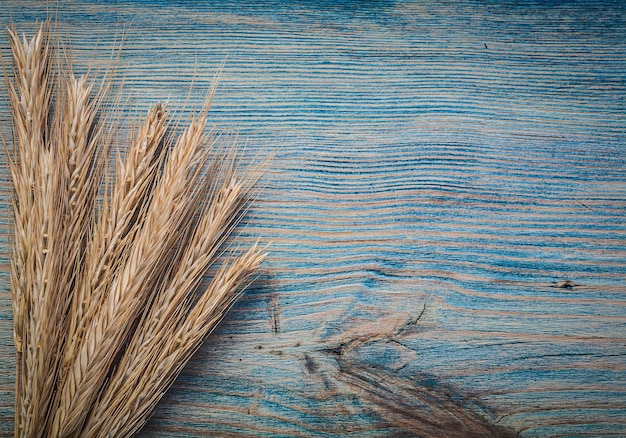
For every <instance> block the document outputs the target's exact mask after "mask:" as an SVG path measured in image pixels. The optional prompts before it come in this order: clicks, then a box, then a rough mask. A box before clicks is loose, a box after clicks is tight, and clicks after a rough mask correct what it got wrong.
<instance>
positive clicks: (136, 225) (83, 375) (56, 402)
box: [7, 23, 265, 437]
mask: <svg viewBox="0 0 626 438" xmlns="http://www.w3.org/2000/svg"><path fill="white" fill-rule="evenodd" d="M9 40H10V45H11V52H12V56H13V61H14V67H13V69H12V71H10V72H9V73H7V84H8V87H7V88H8V93H9V96H10V99H9V100H10V105H11V111H12V118H13V131H14V142H13V143H14V146H13V150H12V152H9V154H8V155H9V160H8V161H9V167H10V172H11V176H12V179H13V210H14V216H13V221H12V222H13V226H14V230H13V231H14V233H13V256H12V263H11V289H12V294H13V315H14V338H15V346H16V350H17V360H16V405H15V436H23V437H43V436H45V437H48V436H50V437H57V436H60V437H69V436H72V437H73V436H81V437H82V436H85V437H95V436H129V435H132V434H134V433H136V432H137V431H139V430H140V429H141V428H142V427H143V425H144V424H145V423H146V421H147V420H148V418H149V416H150V415H151V413H152V412H153V410H154V408H155V405H156V403H157V402H158V401H159V399H160V398H161V397H162V396H163V394H164V393H165V391H166V390H167V389H168V388H169V386H170V385H171V384H172V383H173V381H174V379H175V378H176V377H177V375H178V374H179V373H180V372H181V370H182V368H183V367H184V365H185V364H186V363H187V361H188V360H189V359H190V357H191V355H192V354H193V353H194V352H195V351H196V350H197V349H198V347H199V346H200V345H201V343H202V342H203V340H204V339H205V338H206V337H207V335H208V334H209V333H210V332H211V331H212V330H213V329H214V328H215V326H216V324H218V322H219V321H220V320H221V318H222V317H223V316H224V314H225V312H227V310H228V309H229V307H230V306H231V304H232V303H233V300H234V299H235V298H236V297H237V296H238V294H239V293H240V291H241V290H242V289H243V288H244V287H245V286H247V285H248V284H249V283H250V281H251V280H252V276H253V275H254V273H255V271H256V270H257V268H258V267H259V265H260V264H261V262H262V261H263V259H264V257H265V252H264V250H262V249H260V248H259V247H258V245H257V244H255V245H253V246H252V247H251V248H250V249H248V250H247V251H241V252H240V253H239V254H238V255H231V256H230V257H224V245H225V239H226V238H227V237H228V236H229V235H230V234H231V233H232V231H233V228H234V227H235V225H236V224H237V222H238V221H239V220H240V219H241V216H242V214H243V213H244V211H245V209H246V206H247V205H248V203H249V201H250V200H251V197H252V194H253V193H254V192H253V190H254V188H253V187H254V185H255V183H256V181H257V180H258V172H257V171H256V170H254V169H247V170H246V171H245V172H244V174H245V175H246V176H245V177H244V178H243V179H242V178H240V177H239V176H235V173H236V166H235V164H234V158H233V156H232V154H231V153H228V152H225V151H224V148H218V147H217V146H216V144H217V142H218V139H219V136H216V135H213V134H212V133H211V132H205V131H207V130H206V129H205V128H206V124H207V111H208V107H209V102H210V100H211V97H212V95H213V92H214V90H215V87H214V86H212V87H211V91H210V92H209V96H208V98H207V104H206V105H205V106H204V107H203V109H202V111H200V113H199V114H198V115H197V117H195V118H193V119H192V120H191V121H190V122H189V123H188V124H187V125H186V126H178V123H173V122H172V121H171V114H170V113H169V111H168V109H166V107H165V105H164V104H156V105H154V106H153V107H152V108H150V110H149V111H148V112H147V114H146V115H145V118H144V119H143V120H142V121H141V122H139V123H138V127H137V128H136V129H134V130H133V134H132V136H130V137H131V138H130V139H129V140H128V141H127V142H126V143H125V144H123V145H121V146H120V147H118V148H114V147H112V146H115V144H114V143H115V141H116V139H117V138H120V137H121V136H120V135H119V132H118V131H119V129H120V128H119V127H117V128H116V124H115V123H113V122H112V123H108V122H107V121H114V120H116V119H120V115H119V114H117V115H116V114H115V112H116V106H115V104H109V103H108V102H107V101H106V98H107V97H106V96H108V95H109V94H107V86H106V81H105V84H104V85H102V84H100V85H99V86H98V85H97V84H96V81H95V80H93V79H90V77H88V76H87V75H84V76H82V77H76V76H75V75H74V74H73V72H72V69H71V67H70V65H69V62H68V61H67V60H66V59H67V58H68V57H67V56H62V53H64V52H62V51H60V50H54V49H53V47H52V44H51V31H50V25H49V23H46V24H44V25H43V26H42V27H41V28H40V29H39V31H38V32H37V33H36V35H35V36H34V37H33V38H32V39H30V40H27V39H26V37H23V38H20V37H19V36H18V35H17V33H16V31H15V29H14V28H12V29H10V30H9ZM98 83H99V82H98ZM105 109H107V111H108V113H109V114H108V115H102V114H101V113H102V112H104V110H105ZM117 111H121V110H120V109H119V108H118V109H117ZM111 112H112V114H111ZM111 157H113V159H110V158H111ZM111 161H114V162H115V164H112V165H109V164H108V163H109V162H111ZM109 169H111V170H110V171H109ZM207 273H210V275H209V276H208V279H207ZM203 279H204V280H203Z"/></svg>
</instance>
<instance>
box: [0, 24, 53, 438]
mask: <svg viewBox="0 0 626 438" xmlns="http://www.w3.org/2000/svg"><path fill="white" fill-rule="evenodd" d="M46 38H47V32H46V29H45V27H44V26H41V27H40V29H39V31H38V33H37V34H36V35H35V36H34V37H33V38H32V39H31V40H30V41H27V40H26V38H25V37H24V38H23V39H22V40H20V38H19V36H18V35H17V33H16V32H15V30H14V29H10V30H9V40H10V44H11V52H12V55H13V59H14V65H15V67H14V72H13V73H14V74H13V83H11V81H10V80H8V81H7V82H8V89H9V96H10V102H11V112H12V115H13V124H14V132H15V136H16V139H17V145H16V146H17V147H16V150H15V152H14V156H13V159H12V160H11V161H10V167H11V174H12V177H13V187H14V198H13V206H14V227H15V240H14V245H13V251H14V262H13V263H12V264H11V277H12V278H11V286H12V294H13V314H14V339H15V346H16V349H17V352H18V356H21V357H19V358H18V368H19V369H17V370H16V375H19V376H20V377H19V383H18V386H19V390H18V392H17V394H16V427H15V430H16V435H20V436H21V435H29V434H31V433H34V431H36V430H37V426H38V419H39V410H38V408H37V403H38V401H39V392H40V389H41V386H42V382H41V380H40V379H38V377H39V373H38V369H39V366H40V361H39V356H38V355H37V352H38V351H39V349H40V346H39V344H38V342H39V340H40V339H41V337H42V336H41V335H42V332H41V323H40V320H41V319H42V318H44V317H45V315H42V305H41V304H42V302H41V301H42V296H43V294H42V291H43V289H44V287H45V286H44V283H45V281H46V273H45V266H44V264H45V262H46V258H47V255H46V253H47V250H48V242H47V237H48V236H47V226H48V223H47V220H46V215H45V212H46V209H48V208H49V205H48V204H46V199H45V195H46V191H47V190H48V189H49V184H48V176H49V170H50V169H49V167H48V166H49V164H50V160H49V159H48V157H47V156H46V155H48V152H47V143H46V135H47V129H46V122H47V119H48V115H49V109H50V84H49V79H50V78H49V75H50V74H49V63H50V59H49V51H48V44H47V40H46Z"/></svg>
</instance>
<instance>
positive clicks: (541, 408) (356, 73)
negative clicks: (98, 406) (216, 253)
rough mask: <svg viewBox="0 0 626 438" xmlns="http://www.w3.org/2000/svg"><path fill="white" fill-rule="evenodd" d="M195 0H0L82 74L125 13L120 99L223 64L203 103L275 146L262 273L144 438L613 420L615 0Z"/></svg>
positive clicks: (625, 28)
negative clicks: (52, 0) (210, 100)
mask: <svg viewBox="0 0 626 438" xmlns="http://www.w3.org/2000/svg"><path fill="white" fill-rule="evenodd" d="M195 3H196V2H191V1H189V2H188V1H176V2H169V1H165V0H162V1H152V0H150V1H148V0H143V1H132V2H131V1H115V2H98V1H85V0H77V1H72V2H65V1H60V2H59V3H58V5H55V4H52V5H48V4H47V3H46V2H44V1H8V2H6V1H5V2H3V4H2V7H0V23H2V24H3V25H4V24H8V23H9V20H10V19H11V18H12V20H13V21H14V22H15V24H16V27H17V28H18V29H19V30H20V31H24V32H29V33H30V32H32V30H33V28H34V22H35V21H36V20H42V19H44V18H45V17H46V14H51V15H57V22H58V25H59V29H60V30H61V31H62V33H63V34H64V35H66V36H67V39H68V40H69V41H70V42H71V43H72V44H73V46H74V52H73V56H74V59H75V62H76V64H77V69H78V70H79V71H80V70H81V69H83V68H84V67H85V66H86V65H88V64H89V63H90V62H91V63H94V64H95V65H96V66H100V67H103V66H106V65H107V62H108V57H109V54H110V50H109V48H110V46H111V45H112V44H113V42H114V41H116V40H119V36H120V35H121V34H124V35H125V41H124V49H123V51H122V52H121V59H120V63H119V65H120V67H119V71H120V75H121V76H124V78H125V85H124V99H125V100H124V101H123V102H124V105H125V107H126V108H128V110H129V114H131V115H136V114H138V113H139V112H141V111H142V110H144V109H145V108H146V107H147V106H148V105H149V104H150V103H154V102H156V101H157V100H159V99H169V100H170V101H171V102H182V101H184V100H185V98H186V97H187V95H189V94H190V93H189V89H190V86H191V84H192V82H193V83H194V91H192V92H191V94H190V96H191V98H190V101H191V103H190V106H191V107H193V105H195V104H197V103H198V102H199V101H200V100H201V98H202V90H206V87H207V85H208V83H209V81H210V79H211V77H212V75H213V74H214V73H215V71H216V70H217V69H218V68H219V65H220V63H221V62H222V61H223V60H226V62H225V67H224V71H223V75H222V81H221V85H220V89H219V92H218V94H217V96H216V100H215V105H214V108H213V112H212V121H213V122H214V124H215V126H216V127H217V128H219V129H222V130H224V131H225V132H226V133H228V134H235V133H238V134H239V139H240V142H242V143H243V142H245V143H246V144H247V149H246V150H245V151H244V158H245V157H252V156H254V155H255V154H256V153H257V152H259V151H260V152H264V151H268V150H272V151H275V159H274V162H273V163H272V165H271V168H270V170H269V172H268V174H267V177H266V179H265V180H264V184H265V186H266V189H265V191H264V192H263V193H262V195H261V197H260V199H259V200H258V202H257V204H256V207H255V208H254V210H253V211H252V212H251V216H252V217H251V219H250V221H249V222H248V225H247V228H246V229H245V230H244V232H243V236H242V238H243V239H244V241H252V240H253V239H256V238H257V237H261V238H262V239H263V240H265V241H271V242H272V246H271V257H270V258H269V259H268V261H267V262H266V263H265V266H264V272H263V274H262V276H261V278H260V279H259V281H258V282H257V283H256V284H255V285H254V286H253V287H252V288H251V289H250V290H249V291H248V292H247V293H246V294H245V295H244V296H243V298H242V299H241V300H240V301H239V302H238V303H237V305H236V306H235V307H234V308H233V309H232V311H231V312H230V314H229V316H228V317H227V319H226V320H225V321H223V323H222V325H221V326H220V328H219V329H218V330H217V332H215V334H214V335H213V336H212V337H211V338H210V339H209V341H208V343H207V344H206V345H205V346H204V348H202V350H201V351H199V352H198V354H197V355H196V356H195V358H194V359H193V360H192V362H191V363H190V364H189V366H188V367H187V368H186V369H185V371H184V372H183V374H182V375H181V377H180V379H179V380H178V381H177V383H176V384H175V385H174V387H173V388H172V389H171V391H170V392H169V393H168V395H167V396H166V397H165V398H164V400H163V402H162V403H161V405H160V406H159V408H158V409H157V411H156V413H155V415H154V417H153V419H152V420H151V421H150V423H149V424H148V426H147V428H146V429H145V430H144V432H143V433H142V434H141V436H145V437H148V436H150V437H152V436H163V437H166V436H167V437H172V436H181V437H182V436H330V435H341V436H354V437H357V436H358V437H384V436H489V435H495V436H508V435H509V434H510V435H515V434H518V435H519V436H520V437H531V436H565V435H567V436H592V435H593V436H602V435H607V436H608V435H622V436H623V435H626V370H625V368H626V306H625V304H626V239H625V237H626V226H625V218H626V150H625V148H626V118H625V114H626V111H625V110H626V108H625V97H626V50H625V49H626V23H625V20H626V19H625V17H626V6H625V4H624V2H620V1H616V2H584V1H574V2H558V1H547V2H546V1H524V2H522V1H513V0H512V1H502V2H499V1H490V2H481V1H462V2H457V1H437V2H417V1H382V0H379V1H361V2H360V1H341V0H340V1H297V2H296V1H293V2H287V1H280V0H274V1H270V0H256V1H215V2H199V3H200V4H195ZM47 10H49V11H50V12H47ZM0 46H1V48H2V52H3V54H4V56H5V62H7V61H8V59H7V55H8V52H7V39H6V35H5V34H3V35H2V37H1V39H0ZM3 90H4V88H3ZM3 94H4V95H6V92H4V91H3ZM0 117H1V121H2V128H3V132H5V135H6V134H7V133H8V132H9V127H8V126H9V123H10V122H9V119H8V112H7V106H6V100H4V101H3V102H2V104H1V106H0ZM2 172H3V173H2V175H3V180H7V178H8V175H7V172H6V168H4V169H3V170H2ZM2 187H3V191H2V202H3V203H2V209H3V211H5V212H6V211H7V209H8V208H9V206H8V204H7V199H8V196H9V192H8V185H7V184H6V183H4V185H3V186H2ZM5 216H6V215H5ZM3 242H4V243H3V247H2V253H3V254H6V253H7V250H6V243H5V241H4V240H3ZM1 268H2V269H1V276H0V434H3V435H6V436H8V435H10V434H11V430H12V426H13V425H12V418H13V384H14V370H13V360H14V359H13V354H14V350H13V345H12V335H11V327H12V323H11V306H10V292H9V285H8V274H7V271H8V264H7V258H6V256H3V258H2V260H1Z"/></svg>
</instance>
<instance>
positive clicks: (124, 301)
mask: <svg viewBox="0 0 626 438" xmlns="http://www.w3.org/2000/svg"><path fill="white" fill-rule="evenodd" d="M205 123H206V122H205V120H204V119H201V118H198V119H195V120H194V121H192V122H191V124H190V126H189V127H188V128H187V130H185V132H184V133H183V134H182V135H181V137H180V138H179V139H178V141H177V142H176V144H175V147H174V149H173V150H172V151H171V154H170V156H169V157H168V160H167V163H166V165H165V169H164V172H163V175H162V178H161V179H160V180H159V181H158V184H157V187H156V189H155V194H154V197H153V199H152V202H151V204H150V206H149V208H148V210H147V211H146V213H145V216H146V217H145V222H144V223H143V224H142V229H141V232H139V233H137V235H136V238H135V239H134V241H133V243H132V247H131V248H130V252H129V255H128V258H127V259H126V261H125V264H124V265H123V266H120V268H119V269H118V271H119V272H118V273H117V275H116V277H115V278H113V279H112V284H111V289H110V291H109V292H108V294H107V296H106V298H105V299H104V300H103V303H102V307H101V308H100V310H99V311H98V312H97V314H96V315H95V316H94V318H93V320H92V322H91V324H90V325H89V326H88V327H87V328H86V333H85V335H84V341H83V343H82V344H81V346H80V348H79V349H78V351H77V353H76V355H75V356H74V360H73V362H72V364H71V365H70V368H69V371H68V375H67V378H66V380H65V384H64V385H63V388H62V392H61V399H60V404H59V407H58V409H57V410H56V412H55V414H54V421H53V423H52V429H51V433H52V435H54V436H57V435H58V436H70V435H72V434H74V433H76V432H78V431H79V430H80V428H81V427H82V425H83V422H84V421H85V419H86V417H87V415H88V414H89V409H90V407H91V405H92V404H93V402H94V401H95V399H96V397H97V395H98V393H99V392H100V388H101V386H102V384H103V382H104V379H105V377H106V375H107V373H108V371H109V369H110V367H111V365H112V362H113V359H114V358H115V357H116V355H117V353H118V351H119V350H120V348H121V346H122V345H123V343H124V342H125V340H126V338H127V336H128V335H129V330H130V329H131V327H132V326H133V324H134V322H135V320H136V318H137V316H138V314H139V312H140V310H141V308H142V305H143V304H144V303H145V301H146V299H147V298H148V297H147V295H146V294H147V293H148V292H149V291H150V290H151V289H152V287H153V285H154V284H155V281H156V280H157V279H158V278H159V276H160V270H162V269H163V266H162V265H161V264H160V263H161V262H162V261H163V259H164V256H165V257H166V256H167V254H168V253H169V251H170V250H171V248H172V245H173V243H174V241H175V237H176V234H175V232H176V230H177V229H178V228H179V225H181V223H183V222H184V221H185V219H186V213H187V212H188V206H189V202H190V201H191V200H192V199H193V197H192V196H191V193H190V190H189V187H190V186H193V185H194V183H195V180H196V178H197V175H198V169H197V167H198V165H199V164H201V163H202V154H203V153H204V152H203V150H202V148H201V146H202V145H203V144H204V143H205V136H204V128H205ZM165 259H166V258H165Z"/></svg>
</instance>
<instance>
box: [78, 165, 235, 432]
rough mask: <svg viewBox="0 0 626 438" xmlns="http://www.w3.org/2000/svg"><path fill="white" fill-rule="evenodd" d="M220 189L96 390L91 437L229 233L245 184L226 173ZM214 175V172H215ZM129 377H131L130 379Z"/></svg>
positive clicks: (123, 397) (161, 341)
mask: <svg viewBox="0 0 626 438" xmlns="http://www.w3.org/2000/svg"><path fill="white" fill-rule="evenodd" d="M226 176H227V179H226V180H225V181H224V182H223V184H222V186H221V188H220V189H219V191H217V193H216V194H215V195H214V197H213V198H212V199H210V202H209V204H208V205H209V207H208V208H207V209H206V210H205V211H204V214H203V216H202V218H201V220H200V222H199V223H198V224H197V228H196V230H195V232H194V233H193V236H192V238H191V239H190V241H189V243H188V244H187V246H186V248H185V249H184V251H183V254H182V257H181V262H180V264H179V266H178V268H177V269H176V270H175V271H174V272H173V275H172V280H171V282H168V283H166V284H165V285H164V286H163V287H162V288H160V291H159V293H158V294H157V296H156V297H155V299H154V301H153V303H152V305H151V306H150V308H149V311H148V312H146V314H145V315H144V317H143V319H142V321H141V324H140V326H141V327H142V330H141V331H138V332H137V333H136V334H135V336H134V337H133V338H132V339H131V341H130V343H129V345H128V348H127V349H126V351H125V353H124V356H123V357H122V359H121V360H120V362H119V364H118V365H117V368H116V372H115V374H114V375H113V377H112V378H111V383H110V384H109V385H108V387H107V388H105V390H104V392H103V393H102V394H101V396H100V398H99V400H98V402H97V403H96V406H95V407H94V409H93V411H92V415H91V418H90V423H96V424H88V425H87V426H86V429H88V430H89V434H91V435H94V434H97V433H98V432H100V431H101V430H102V427H103V425H104V422H105V421H106V419H108V418H110V417H111V416H112V415H113V413H114V412H116V411H117V410H119V409H120V406H124V404H128V403H130V404H132V401H128V400H127V397H128V396H132V395H133V393H130V394H129V392H128V390H129V387H130V386H132V385H134V384H135V382H134V381H133V376H129V370H136V371H134V372H137V371H139V370H141V369H143V368H144V367H145V364H146V363H149V362H150V360H151V358H152V357H153V356H154V352H155V351H160V350H161V349H163V348H166V346H167V344H168V343H169V342H171V340H170V333H171V331H172V330H176V328H177V327H179V326H180V324H181V323H182V321H184V319H185V317H186V316H187V314H188V313H189V306H190V305H191V303H190V298H191V297H190V295H191V294H192V293H193V291H195V290H196V288H197V287H198V285H199V283H200V281H201V279H202V276H203V275H204V273H205V272H206V270H207V269H208V267H209V266H210V265H211V264H212V263H213V262H214V261H215V255H216V253H217V251H218V248H219V247H220V242H221V241H222V240H223V238H225V237H226V236H227V235H228V231H229V229H230V225H231V222H232V221H233V218H234V217H236V216H237V211H238V210H239V209H240V207H241V205H242V204H241V201H242V198H243V196H242V194H243V192H244V191H245V187H244V185H243V183H242V182H240V181H237V179H236V178H235V177H234V176H232V175H230V174H228V175H226ZM214 177H215V176H214ZM129 379H130V380H129Z"/></svg>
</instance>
